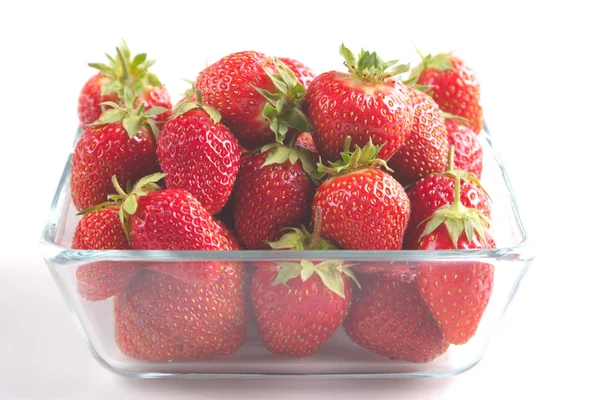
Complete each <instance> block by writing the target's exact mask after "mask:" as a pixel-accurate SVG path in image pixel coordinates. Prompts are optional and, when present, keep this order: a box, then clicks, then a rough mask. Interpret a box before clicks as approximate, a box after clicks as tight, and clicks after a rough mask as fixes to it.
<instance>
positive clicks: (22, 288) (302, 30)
mask: <svg viewBox="0 0 600 400" xmlns="http://www.w3.org/2000/svg"><path fill="white" fill-rule="evenodd" d="M150 3H151V2H144V3H143V4H145V5H142V4H138V5H137V6H136V7H134V6H133V5H129V2H128V3H127V4H125V2H122V3H121V2H111V1H105V2H102V3H98V2H81V3H78V4H76V5H71V4H67V3H63V2H57V1H53V2H39V3H38V2H26V1H23V2H10V3H8V5H4V6H3V7H2V8H3V10H2V13H1V14H0V41H1V46H0V49H1V50H2V55H1V56H0V77H1V79H2V84H1V85H0V110H2V112H1V115H2V125H1V136H0V137H1V142H0V169H1V171H2V174H3V179H2V182H3V185H2V186H1V189H0V196H1V197H0V209H1V210H2V215H3V217H2V219H1V220H0V221H1V225H0V399H11V400H12V399H81V398H85V399H104V398H107V399H108V398H110V399H125V398H126V399H144V400H151V399H155V398H163V397H166V396H169V397H172V398H190V399H192V398H193V399H201V398H257V399H262V398H269V397H282V396H287V398H290V399H295V398H312V399H318V398H327V397H333V396H339V397H343V398H348V399H353V398H390V399H391V398H394V399H397V398H418V399H447V398H450V399H455V398H460V399H475V398H477V399H480V398H486V399H496V398H498V399H501V398H502V399H504V398H517V399H521V398H524V399H525V398H547V397H549V396H550V395H558V397H559V398H567V397H568V398H576V399H580V398H581V399H583V398H594V397H595V396H596V398H597V395H598V390H597V389H596V388H595V385H594V379H597V377H596V373H597V368H594V365H597V360H598V357H599V356H600V354H599V351H598V346H597V343H598V340H597V332H598V331H597V328H596V327H597V325H598V324H597V322H598V306H599V305H600V301H599V300H598V297H597V292H598V291H597V289H596V287H597V285H598V282H600V273H599V272H598V271H599V270H600V265H599V264H600V262H599V261H598V258H596V257H594V255H595V251H594V250H595V247H596V246H597V245H596V242H597V240H598V233H597V230H596V227H597V226H598V223H599V222H600V221H599V217H598V213H597V211H595V210H597V209H598V200H597V198H598V197H597V195H596V191H597V186H598V178H597V173H596V172H595V170H596V165H597V162H596V160H597V158H598V156H597V154H596V153H597V151H598V148H599V144H600V140H599V139H598V135H599V134H600V128H599V126H598V122H597V120H598V118H597V115H598V114H597V113H598V106H600V101H599V100H598V97H597V96H598V93H600V84H599V82H600V80H599V79H598V78H597V74H598V73H597V66H598V65H599V61H600V60H599V59H598V58H599V56H598V53H597V44H596V43H594V42H595V40H594V41H593V38H598V37H600V31H599V29H598V25H597V21H596V20H595V18H594V15H596V14H595V13H594V12H593V11H592V8H591V7H592V6H591V5H590V6H586V5H585V4H587V2H584V1H581V2H579V1H570V2H547V3H546V4H545V5H544V6H538V5H532V4H530V3H534V2H523V1H518V2H511V1H504V2H495V3H493V4H490V3H488V2H472V3H468V2H456V1H455V2H442V1H440V2H412V3H414V4H412V5H409V4H403V5H402V6H400V5H399V4H397V3H396V2H370V3H369V2H367V3H365V2H361V3H360V4H362V5H361V6H359V5H358V4H351V3H349V2H343V3H342V2H339V3H337V4H334V3H329V2H324V1H320V2H312V1H303V2H301V3H300V2H295V3H289V4H290V5H284V3H283V2H280V3H279V4H278V5H276V6H275V5H272V6H271V7H272V8H273V10H272V11H265V10H262V11H258V9H259V8H264V6H262V5H260V3H259V2H246V3H242V2H239V3H235V2H228V3H227V5H219V4H224V3H223V2H214V4H212V5H201V3H200V2H190V3H189V4H177V2H173V1H171V2H166V3H165V2H160V3H157V4H150ZM286 4H287V3H286ZM330 4H331V5H330ZM417 4H418V5H417ZM590 4H592V3H590ZM166 6H169V9H166V8H165V7H166ZM134 9H137V11H138V13H139V15H140V16H134V15H133V11H134ZM292 12H297V13H298V15H297V16H296V17H293V16H292V15H291V13H292ZM231 14H234V15H231ZM142 17H144V18H146V19H145V20H143V21H142V20H141V18H142ZM276 17H277V18H280V21H281V22H278V21H277V20H276ZM358 18H362V20H363V22H359V19H358ZM121 37H123V38H125V39H127V40H128V42H129V45H130V47H131V48H132V50H133V51H147V52H148V53H149V56H150V57H151V58H159V61H158V62H157V64H156V68H155V72H156V73H157V74H158V75H159V76H160V77H161V79H162V80H163V81H164V82H165V83H166V84H167V86H168V88H169V89H170V91H171V94H172V97H173V98H174V99H177V98H178V97H179V96H178V94H179V93H181V92H183V90H184V89H185V85H184V84H183V83H182V82H181V81H180V79H179V78H180V77H188V78H191V77H194V75H195V74H196V73H197V72H198V71H199V70H200V69H201V68H202V66H203V65H204V62H205V60H208V61H215V60H216V59H218V58H219V57H221V56H223V55H225V54H227V53H229V52H232V51H236V50H242V49H256V50H260V51H264V52H267V53H269V54H273V55H279V56H292V57H296V58H299V59H302V60H304V61H305V62H307V63H308V64H309V65H311V66H312V67H313V68H314V69H315V70H317V71H319V72H322V71H324V70H326V69H331V68H339V67H340V58H339V56H338V55H337V48H338V46H339V44H340V43H341V42H342V41H344V42H345V44H346V45H347V46H349V47H350V48H352V49H358V48H360V47H361V46H363V47H365V48H366V49H373V50H377V51H379V52H380V53H381V54H382V55H383V56H384V58H388V59H389V58H397V57H402V59H410V60H414V56H413V52H412V50H411V44H410V43H411V41H412V42H414V43H415V44H417V45H419V47H421V48H422V49H425V50H430V51H439V50H442V51H445V50H448V49H455V50H456V51H457V52H458V53H460V54H461V55H463V56H464V57H465V58H466V59H467V60H469V62H470V63H471V64H472V66H473V68H474V69H475V70H476V71H477V73H478V76H479V78H480V81H481V83H482V91H483V93H482V94H483V104H484V107H485V113H486V118H487V120H488V123H489V124H490V126H491V128H492V132H493V134H494V135H495V137H496V147H497V148H498V149H499V150H500V151H501V153H502V154H503V160H504V162H505V164H506V166H507V169H508V172H509V174H510V176H511V180H512V183H513V186H514V189H515V191H516V193H517V196H518V199H519V201H520V205H521V212H522V215H523V219H524V222H525V225H526V227H527V228H528V230H529V232H530V234H531V236H532V238H533V239H534V240H535V242H536V244H537V251H536V252H537V255H538V256H537V259H536V260H535V262H534V264H533V267H532V269H531V270H530V272H529V274H528V275H527V276H526V278H525V280H524V281H523V284H522V286H521V289H520V292H519V293H518V294H517V297H516V299H515V301H514V303H513V304H512V306H511V307H510V309H509V312H508V314H507V317H506V319H505V321H504V324H503V326H502V329H501V330H500V331H499V332H498V333H497V335H496V337H495V338H494V340H493V341H492V343H491V345H490V347H489V349H488V352H487V354H486V356H485V357H484V359H483V361H482V362H481V363H480V364H479V365H477V366H476V367H475V368H473V369H472V370H470V371H468V372H466V373H464V374H462V375H460V376H458V377H456V378H449V379H422V380H395V381H394V380H371V381H364V380H360V381H350V380H337V381H322V380H321V381H317V380H302V381H298V380H296V381H287V380H286V381H275V380H268V381H141V380H133V379H125V378H122V377H118V376H116V375H113V374H112V373H110V372H108V371H106V370H104V369H103V368H102V367H101V366H100V365H99V364H98V363H97V362H96V361H95V360H93V359H92V358H91V356H90V355H89V352H88V350H87V349H86V347H85V345H84V342H83V339H82V337H81V335H80V334H79V332H78V331H77V329H76V327H75V324H74V323H73V322H72V320H71V317H70V315H69V313H68V310H67V307H66V306H65V304H64V302H63V300H62V299H61V297H60V295H59V293H58V290H57V288H56V287H55V285H54V283H53V281H52V279H51V277H50V274H49V273H48V270H47V269H46V267H45V265H44V263H43V261H42V258H41V255H40V252H39V248H38V247H37V241H38V239H39V236H40V233H41V231H42V227H43V223H44V221H45V217H46V214H47V210H48V207H49V204H50V201H51V198H52V195H53V192H54V189H55V186H56V184H57V182H58V179H59V175H60V172H61V171H62V168H63V163H64V161H65V156H66V154H67V152H68V150H69V148H70V145H71V141H72V137H73V134H74V129H75V125H76V112H75V110H76V101H77V95H78V93H79V89H80V87H81V85H83V83H84V82H85V80H86V79H87V78H88V77H89V76H91V74H92V73H93V72H92V70H91V69H89V68H88V67H87V66H86V63H87V62H90V61H102V54H103V52H108V53H112V52H113V47H114V46H115V45H116V44H117V43H118V41H119V39H120V38H121ZM596 40H597V39H596ZM592 209H594V211H592Z"/></svg>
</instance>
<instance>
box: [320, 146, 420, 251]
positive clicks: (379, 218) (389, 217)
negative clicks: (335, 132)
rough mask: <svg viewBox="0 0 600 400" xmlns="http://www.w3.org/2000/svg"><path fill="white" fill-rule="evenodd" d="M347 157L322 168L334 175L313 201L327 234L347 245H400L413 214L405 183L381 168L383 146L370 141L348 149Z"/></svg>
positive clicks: (391, 247)
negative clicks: (401, 182)
mask: <svg viewBox="0 0 600 400" xmlns="http://www.w3.org/2000/svg"><path fill="white" fill-rule="evenodd" d="M349 146H350V142H349V140H347V141H346V145H345V147H346V151H345V152H344V153H342V162H339V163H331V162H330V165H331V166H330V167H325V166H324V165H322V164H320V165H319V167H318V168H319V169H318V170H319V172H322V173H327V174H329V175H331V177H330V178H329V179H327V180H326V181H325V182H323V183H322V184H321V186H319V188H318V189H317V192H316V194H315V198H314V201H313V215H314V213H315V211H316V209H317V207H321V209H322V210H323V228H322V234H323V236H324V237H326V238H327V239H329V240H331V241H333V242H334V243H335V244H336V245H337V246H339V247H341V248H343V249H347V250H399V249H400V248H401V246H402V238H403V236H404V229H405V228H406V224H407V223H408V219H409V217H410V203H409V201H408V198H407V197H406V193H405V192H404V189H403V188H402V186H401V185H400V184H399V183H398V182H397V181H396V180H395V179H394V178H392V176H391V175H390V174H388V173H387V172H384V171H382V170H381V169H379V168H377V166H378V164H382V165H384V166H385V161H383V160H381V159H377V158H376V157H377V155H378V153H379V151H380V147H379V146H374V145H373V143H372V142H371V141H370V140H369V142H368V143H367V145H365V147H363V148H362V149H361V148H360V147H358V146H356V150H355V151H354V152H353V153H350V152H349V150H348V149H349Z"/></svg>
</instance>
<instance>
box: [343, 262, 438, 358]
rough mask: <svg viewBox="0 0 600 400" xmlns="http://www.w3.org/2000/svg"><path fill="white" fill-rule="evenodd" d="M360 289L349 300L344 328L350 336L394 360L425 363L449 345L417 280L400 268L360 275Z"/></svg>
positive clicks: (361, 344) (373, 350)
mask: <svg viewBox="0 0 600 400" xmlns="http://www.w3.org/2000/svg"><path fill="white" fill-rule="evenodd" d="M359 279H360V282H361V286H362V289H361V290H360V291H357V292H356V293H357V295H356V296H355V297H354V299H353V300H352V307H351V309H350V312H349V314H348V316H347V317H346V320H345V321H344V324H343V326H344V329H345V331H346V334H347V335H348V336H349V337H350V339H351V340H352V341H353V342H355V343H357V344H358V345H360V346H361V347H364V348H366V349H368V350H370V351H372V352H375V353H377V354H379V355H382V356H384V357H388V358H391V359H393V360H404V361H410V362H413V363H427V362H430V361H432V360H434V359H435V358H437V357H438V356H440V355H441V354H443V353H444V352H445V351H446V350H447V349H448V346H449V344H448V342H447V341H446V340H445V338H444V335H443V333H442V331H441V329H440V327H439V326H438V324H437V322H436V320H435V319H434V318H433V315H432V314H431V311H429V309H428V308H427V305H426V304H425V302H424V301H423V299H422V298H421V295H420V293H419V289H418V287H417V283H416V280H412V281H409V282H407V281H406V276H405V275H404V274H403V273H400V272H394V271H389V272H379V273H371V274H365V275H361V276H360V277H359Z"/></svg>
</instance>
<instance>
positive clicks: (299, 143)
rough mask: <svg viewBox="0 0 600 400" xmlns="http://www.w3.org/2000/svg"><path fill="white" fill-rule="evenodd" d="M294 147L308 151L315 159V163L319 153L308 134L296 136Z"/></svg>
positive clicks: (303, 133)
mask: <svg viewBox="0 0 600 400" xmlns="http://www.w3.org/2000/svg"><path fill="white" fill-rule="evenodd" d="M296 147H300V148H302V149H304V150H308V151H309V152H310V153H311V154H312V155H313V156H314V157H315V161H316V160H317V159H318V157H319V152H318V151H317V148H316V146H315V142H314V140H313V137H312V135H311V134H310V133H308V132H302V133H301V134H300V135H298V139H296Z"/></svg>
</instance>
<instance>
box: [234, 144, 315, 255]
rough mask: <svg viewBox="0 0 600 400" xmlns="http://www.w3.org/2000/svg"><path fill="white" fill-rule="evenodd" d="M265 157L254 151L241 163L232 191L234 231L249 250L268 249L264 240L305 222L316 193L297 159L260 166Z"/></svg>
mask: <svg viewBox="0 0 600 400" xmlns="http://www.w3.org/2000/svg"><path fill="white" fill-rule="evenodd" d="M267 156H268V152H264V153H256V154H254V155H251V156H249V157H247V158H246V159H245V160H244V161H243V162H242V166H241V168H240V173H239V175H238V183H237V186H236V189H235V192H234V199H233V201H234V202H233V220H234V225H235V231H236V233H237V235H238V237H239V238H240V241H241V242H242V244H243V245H244V247H245V248H247V249H249V250H257V249H267V248H269V247H268V245H267V244H266V243H265V241H275V240H277V239H278V238H279V237H280V236H281V229H283V228H286V227H295V226H300V224H302V223H306V222H307V221H308V219H309V217H310V206H311V202H312V199H313V196H314V193H315V187H314V184H313V183H312V181H311V180H310V178H309V177H308V175H307V174H306V173H305V172H304V170H303V169H302V164H301V162H300V161H297V162H296V163H294V164H292V163H291V162H289V161H285V162H284V163H282V164H271V165H266V166H264V167H262V165H263V164H264V162H265V160H266V158H267ZM261 167H262V168H261ZM265 199H268V200H265Z"/></svg>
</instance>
